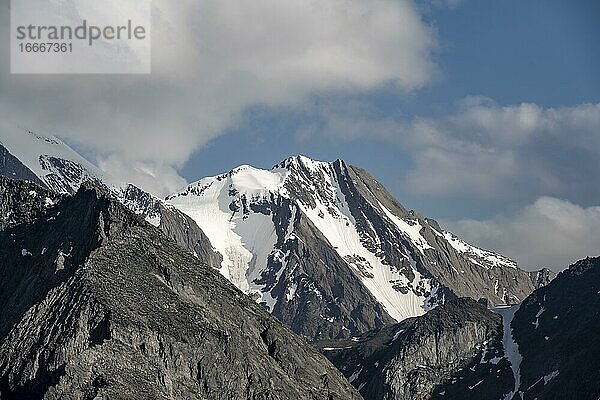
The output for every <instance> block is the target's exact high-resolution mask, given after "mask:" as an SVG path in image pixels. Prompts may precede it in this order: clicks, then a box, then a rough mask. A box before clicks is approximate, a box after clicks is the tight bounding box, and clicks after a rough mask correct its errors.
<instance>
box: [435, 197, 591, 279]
mask: <svg viewBox="0 0 600 400" xmlns="http://www.w3.org/2000/svg"><path fill="white" fill-rule="evenodd" d="M443 224H444V225H445V226H447V227H448V228H449V229H450V230H451V231H453V232H455V233H456V234H458V235H460V236H462V237H463V238H464V239H465V240H467V241H470V242H472V243H477V244H478V245H480V246H483V247H486V248H491V249H494V250H495V251H499V252H500V253H502V254H505V255H507V256H509V257H512V258H514V259H515V260H517V261H518V262H519V264H520V265H521V267H524V268H528V269H538V268H542V267H549V268H550V269H554V270H555V271H559V270H562V269H563V268H565V267H567V266H568V265H570V264H571V263H573V262H574V261H577V260H579V259H582V258H585V257H586V256H597V255H599V254H600V207H588V208H583V207H580V206H578V205H576V204H573V203H571V202H569V201H566V200H561V199H557V198H553V197H541V198H539V199H538V200H536V201H535V202H534V203H533V204H531V205H528V206H527V207H525V208H523V209H522V210H520V211H519V212H517V213H515V214H512V215H499V216H497V217H495V218H492V219H487V220H483V221H477V220H461V221H445V222H443Z"/></svg>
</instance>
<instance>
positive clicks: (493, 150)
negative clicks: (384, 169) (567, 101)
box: [298, 97, 600, 204]
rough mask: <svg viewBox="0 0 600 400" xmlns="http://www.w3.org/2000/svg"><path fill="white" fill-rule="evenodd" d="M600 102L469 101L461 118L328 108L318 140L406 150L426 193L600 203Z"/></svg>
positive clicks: (412, 182)
mask: <svg viewBox="0 0 600 400" xmlns="http://www.w3.org/2000/svg"><path fill="white" fill-rule="evenodd" d="M599 129H600V104H581V105H577V106H574V107H560V108H543V107H540V106H538V105H536V104H532V103H522V104H517V105H509V106H500V105H498V104H496V103H495V102H494V101H493V100H491V99H488V98H484V97H469V98H466V99H464V100H463V101H462V102H461V104H460V105H459V107H458V110H457V111H456V112H455V113H452V114H448V115H444V116H440V117H415V118H411V119H406V120H402V119H400V120H398V119H391V118H384V119H380V118H373V117H371V116H370V113H369V111H368V110H366V111H365V108H364V107H362V105H360V104H347V105H346V107H345V108H342V109H340V108H339V107H338V106H325V107H324V108H323V110H322V114H321V123H320V125H319V126H317V127H311V128H307V129H304V130H302V131H301V132H299V133H298V137H300V138H306V137H311V134H312V133H315V132H321V131H323V132H325V133H326V134H327V135H328V136H329V137H331V138H337V139H339V138H342V139H345V140H354V139H358V138H371V139H378V140H383V141H386V142H390V143H392V144H394V145H396V146H398V148H399V149H403V150H405V151H406V152H407V153H408V154H409V155H410V157H411V158H412V161H413V167H412V169H411V170H410V171H408V173H407V175H406V176H405V178H404V182H403V185H405V186H406V187H408V188H410V190H411V192H412V193H414V194H417V195H424V196H447V197H457V198H462V197H465V196H466V197H469V198H479V199H483V200H489V199H496V200H497V199H500V200H508V199H511V198H514V197H515V196H518V197H519V198H521V199H523V200H525V201H527V202H532V201H534V200H535V199H536V198H537V197H539V196H540V195H551V196H555V197H561V198H562V197H564V198H569V199H574V200H575V201H577V202H581V204H590V203H593V202H595V201H597V199H598V198H600V185H597V184H595V183H596V182H599V181H600V131H599Z"/></svg>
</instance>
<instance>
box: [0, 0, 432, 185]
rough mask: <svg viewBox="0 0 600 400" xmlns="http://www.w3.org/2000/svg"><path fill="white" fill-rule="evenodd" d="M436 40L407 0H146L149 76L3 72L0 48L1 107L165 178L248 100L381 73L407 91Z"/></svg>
mask: <svg viewBox="0 0 600 400" xmlns="http://www.w3.org/2000/svg"><path fill="white" fill-rule="evenodd" d="M1 1H2V3H3V4H2V6H4V7H5V9H6V10H8V0H1ZM8 14H9V13H2V15H1V16H0V20H1V21H0V22H2V24H1V26H3V27H4V28H3V29H5V30H7V29H8V27H9V26H10V24H9V21H8V17H9V16H8ZM4 37H5V38H8V37H9V35H8V34H7V35H4ZM7 45H8V44H7V43H6V40H3V41H2V42H0V46H4V47H5V48H4V49H1V50H2V51H5V50H6V46H7ZM435 46H436V38H435V33H434V31H433V30H432V29H430V27H428V26H427V25H426V24H425V23H424V22H423V21H422V20H421V17H420V15H419V13H418V11H417V9H416V7H415V5H414V4H413V3H412V2H411V1H408V0H393V1H392V0H369V1H362V0H330V1H327V2H314V1H312V0H299V1H279V0H256V1H251V2H250V1H245V2H239V1H234V0H181V1H177V2H173V1H168V0H155V1H154V2H153V25H152V56H153V58H152V68H153V73H152V75H151V76H116V75H114V76H110V75H103V76H102V75H99V76H18V75H12V76H11V75H9V73H8V71H9V66H8V60H6V59H3V61H2V63H1V68H2V70H1V75H0V86H1V87H2V88H3V89H2V91H0V110H2V111H1V112H0V118H2V119H3V120H4V121H8V122H11V123H12V124H13V125H14V126H17V125H24V126H28V127H31V128H32V129H35V130H38V131H40V132H49V133H53V134H56V135H58V136H60V137H62V138H65V139H67V140H70V141H72V142H75V143H80V144H82V145H85V146H86V147H87V148H88V149H89V150H90V151H91V152H93V153H96V154H98V155H99V159H100V161H101V162H102V163H103V166H104V167H105V168H107V169H108V170H111V169H113V170H119V171H123V170H131V171H134V172H135V173H132V174H130V175H131V179H133V180H135V182H134V183H138V184H140V185H141V186H143V187H148V185H147V182H148V180H156V179H158V180H161V181H162V182H161V184H159V185H153V186H154V187H153V188H152V189H153V190H157V187H159V188H160V187H163V188H165V189H166V188H170V187H172V186H175V185H176V184H179V183H180V181H181V179H180V178H179V176H178V175H177V173H176V170H177V168H179V167H181V165H182V164H183V163H184V162H185V161H186V160H187V158H188V157H189V156H190V154H191V153H192V152H193V151H194V150H196V149H198V148H199V147H200V146H202V145H203V144H205V143H206V142H207V141H209V140H210V139H212V138H214V137H216V136H218V135H221V134H223V133H224V132H226V131H227V130H228V129H231V128H234V127H235V126H236V124H237V123H238V122H239V120H240V116H241V115H242V113H243V112H244V110H246V109H247V108H248V107H251V106H255V105H264V106H267V107H280V106H286V107H290V106H291V107H297V106H301V105H302V104H304V103H305V102H306V100H307V99H308V98H309V97H310V96H311V95H313V94H316V93H342V92H343V93H357V92H362V91H368V90H373V89H376V88H378V87H381V86H383V85H389V84H392V85H393V86H394V87H395V88H396V89H397V90H400V91H412V90H415V89H418V88H419V87H422V86H423V85H426V84H427V83H428V82H429V81H430V80H431V79H432V77H433V76H434V75H435V73H436V67H435V65H434V63H433V62H432V61H431V52H432V51H433V50H434V49H435ZM199 174H201V172H199ZM157 194H164V193H157Z"/></svg>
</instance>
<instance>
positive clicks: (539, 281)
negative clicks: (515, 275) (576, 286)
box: [529, 268, 556, 289]
mask: <svg viewBox="0 0 600 400" xmlns="http://www.w3.org/2000/svg"><path fill="white" fill-rule="evenodd" d="M529 277H530V278H531V282H532V283H533V286H534V287H535V288H536V289H539V288H541V287H544V286H546V285H548V284H549V283H550V282H552V280H553V279H554V278H556V272H554V271H551V270H549V269H548V268H542V269H540V270H538V271H531V272H529Z"/></svg>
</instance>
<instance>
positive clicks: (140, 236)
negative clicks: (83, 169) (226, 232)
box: [0, 178, 360, 400]
mask: <svg viewBox="0 0 600 400" xmlns="http://www.w3.org/2000/svg"><path fill="white" fill-rule="evenodd" d="M0 188H1V191H0V196H1V199H2V204H6V205H8V207H2V215H1V216H0V217H1V218H0V219H1V220H2V221H6V220H9V219H10V221H11V222H10V223H9V224H4V225H3V226H2V229H1V230H0V277H1V279H2V282H3V283H2V285H1V286H0V398H2V399H42V398H43V399H125V398H126V399H159V398H160V399H163V398H164V399H189V398H202V399H265V400H266V399H327V400H331V399H359V398H360V396H359V395H358V394H357V393H356V391H355V390H354V389H353V388H352V386H351V385H349V384H348V383H347V382H346V381H345V379H344V378H343V377H342V375H341V374H340V373H339V372H338V371H337V370H336V369H335V368H334V367H333V366H332V365H331V364H330V363H329V362H328V361H327V360H326V359H325V357H323V356H321V355H320V354H319V353H318V352H317V351H316V350H313V349H312V347H311V346H309V345H307V344H306V342H305V341H304V340H303V339H301V338H299V337H297V336H296V335H295V334H293V333H292V332H291V331H289V330H288V329H287V328H285V327H283V326H282V325H281V323H280V322H279V321H277V320H276V319H275V318H273V317H272V316H271V315H269V314H268V313H267V312H265V311H264V310H263V309H262V308H261V307H260V306H259V305H257V304H256V303H255V302H254V301H252V300H250V299H249V298H248V297H247V296H245V295H244V294H243V293H241V292H240V291H239V290H238V289H236V288H235V287H234V286H233V285H231V284H230V283H229V282H228V281H227V280H225V279H224V278H223V277H222V276H220V275H219V274H218V273H217V272H216V271H215V270H214V269H213V268H212V267H209V266H207V265H206V264H204V263H203V262H202V260H199V259H198V258H197V257H194V256H192V255H191V254H190V253H189V252H187V251H181V248H180V247H179V246H178V245H177V244H176V243H175V242H174V241H172V240H170V239H169V238H167V237H166V236H165V235H164V234H163V233H162V232H161V231H159V230H158V229H156V228H154V227H153V226H151V225H150V224H148V223H147V222H145V221H144V220H143V219H141V218H140V217H139V216H136V215H135V214H133V213H132V212H131V211H129V210H128V209H127V208H125V207H124V206H123V205H121V203H119V202H117V201H116V200H113V199H112V198H111V196H109V195H107V194H106V193H104V192H103V190H102V189H99V188H97V187H92V186H89V185H84V186H83V187H82V188H81V189H80V190H79V191H78V192H77V193H76V194H75V195H74V196H72V197H71V196H67V197H63V198H55V199H54V200H52V201H53V202H54V203H53V204H49V203H47V202H46V201H45V198H44V196H46V195H48V196H49V195H50V193H48V192H45V191H44V189H42V188H39V187H37V188H35V187H34V186H33V184H32V183H27V182H17V181H11V180H8V179H6V178H0ZM32 190H35V191H36V193H38V195H36V196H32V195H31V194H30V192H31V191H32ZM23 200H25V201H23ZM16 205H19V206H20V210H19V214H18V215H17V214H12V215H9V213H11V212H12V210H13V209H14V208H15V207H14V206H16Z"/></svg>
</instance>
